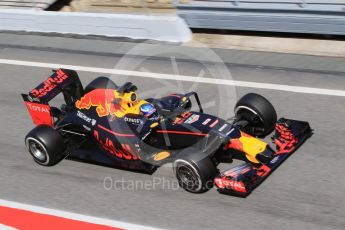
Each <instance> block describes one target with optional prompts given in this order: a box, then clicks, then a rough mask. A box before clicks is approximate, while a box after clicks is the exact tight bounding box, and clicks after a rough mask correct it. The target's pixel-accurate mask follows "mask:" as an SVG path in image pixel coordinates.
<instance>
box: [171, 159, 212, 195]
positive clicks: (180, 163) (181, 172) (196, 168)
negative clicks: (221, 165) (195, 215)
mask: <svg viewBox="0 0 345 230" xmlns="http://www.w3.org/2000/svg"><path fill="white" fill-rule="evenodd" d="M174 172H175V175H176V178H177V180H178V183H179V185H180V187H182V188H183V189H184V190H186V191H188V192H191V193H203V192H206V191H208V190H210V189H211V188H212V187H213V180H214V177H215V176H216V174H217V169H216V167H215V165H214V163H213V162H212V160H211V159H210V158H208V157H206V158H204V159H202V160H199V161H197V162H194V161H192V160H189V159H177V160H175V162H174Z"/></svg>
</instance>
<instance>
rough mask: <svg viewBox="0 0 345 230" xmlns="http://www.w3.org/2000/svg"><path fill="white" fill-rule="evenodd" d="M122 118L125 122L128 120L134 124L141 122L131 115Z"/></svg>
mask: <svg viewBox="0 0 345 230" xmlns="http://www.w3.org/2000/svg"><path fill="white" fill-rule="evenodd" d="M124 120H125V121H126V122H130V123H132V124H136V125H139V124H140V123H141V120H140V119H138V118H132V117H125V118H124Z"/></svg>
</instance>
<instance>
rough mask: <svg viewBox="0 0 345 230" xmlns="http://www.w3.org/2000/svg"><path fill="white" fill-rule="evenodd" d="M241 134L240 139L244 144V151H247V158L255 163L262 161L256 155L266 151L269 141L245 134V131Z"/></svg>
mask: <svg viewBox="0 0 345 230" xmlns="http://www.w3.org/2000/svg"><path fill="white" fill-rule="evenodd" d="M241 135H242V136H241V137H240V138H239V140H240V142H241V143H242V145H243V152H244V153H245V155H246V158H247V159H248V160H249V161H251V162H253V163H257V164H258V163H260V162H259V161H258V160H257V159H256V155H258V154H259V153H262V152H263V151H265V149H266V147H267V143H266V142H264V141H261V140H259V139H257V138H255V137H251V136H249V135H246V134H244V135H243V133H241Z"/></svg>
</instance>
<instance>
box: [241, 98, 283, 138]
mask: <svg viewBox="0 0 345 230" xmlns="http://www.w3.org/2000/svg"><path fill="white" fill-rule="evenodd" d="M235 116H236V117H240V118H242V119H245V120H248V122H249V125H248V126H246V127H245V129H244V131H245V132H247V133H248V134H250V135H253V136H258V137H265V136H266V135H268V134H270V133H271V132H272V131H273V130H274V127H275V124H276V122H277V113H276V111H275V109H274V107H273V105H272V104H271V103H270V102H269V101H268V100H267V99H266V98H264V97H263V96H261V95H259V94H255V93H249V94H246V95H244V96H243V97H242V98H241V99H240V100H239V101H238V102H237V104H236V106H235Z"/></svg>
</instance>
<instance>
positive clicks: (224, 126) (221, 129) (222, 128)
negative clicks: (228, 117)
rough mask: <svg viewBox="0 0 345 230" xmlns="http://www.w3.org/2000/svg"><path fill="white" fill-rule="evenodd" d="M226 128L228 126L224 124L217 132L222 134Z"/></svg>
mask: <svg viewBox="0 0 345 230" xmlns="http://www.w3.org/2000/svg"><path fill="white" fill-rule="evenodd" d="M226 127H228V124H224V125H223V126H222V127H220V128H219V129H218V131H219V132H222V131H223V130H224V129H225V128H226Z"/></svg>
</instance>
